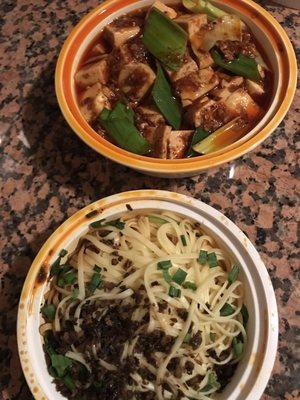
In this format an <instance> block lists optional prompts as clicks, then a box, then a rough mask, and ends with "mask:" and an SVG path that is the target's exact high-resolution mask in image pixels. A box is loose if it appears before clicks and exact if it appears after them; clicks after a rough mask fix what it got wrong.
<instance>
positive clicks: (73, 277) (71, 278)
mask: <svg viewBox="0 0 300 400" xmlns="http://www.w3.org/2000/svg"><path fill="white" fill-rule="evenodd" d="M63 279H64V282H65V284H66V285H73V283H75V282H76V281H77V274H75V273H74V272H69V273H67V274H65V275H64V277H63Z"/></svg>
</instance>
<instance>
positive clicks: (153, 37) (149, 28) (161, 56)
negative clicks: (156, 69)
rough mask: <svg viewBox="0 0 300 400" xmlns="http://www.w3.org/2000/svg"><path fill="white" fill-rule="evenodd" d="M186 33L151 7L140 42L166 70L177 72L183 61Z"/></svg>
mask: <svg viewBox="0 0 300 400" xmlns="http://www.w3.org/2000/svg"><path fill="white" fill-rule="evenodd" d="M187 38H188V35H187V33H186V32H185V31H184V30H183V29H182V28H181V27H180V26H179V25H178V24H176V23H175V22H174V21H172V20H171V19H170V18H169V17H167V16H166V15H165V14H164V13H162V12H160V11H159V10H158V9H157V8H155V7H153V8H152V9H151V11H150V12H149V15H148V18H147V20H146V24H145V27H144V32H143V38H142V42H143V44H144V46H145V47H146V48H147V49H148V50H149V52H150V53H151V54H152V55H153V56H154V57H155V58H157V59H158V60H159V61H160V62H161V63H162V64H163V65H164V66H165V67H166V68H167V69H169V70H171V71H177V70H178V69H179V68H180V67H181V65H182V64H183V61H184V54H185V52H186V46H187Z"/></svg>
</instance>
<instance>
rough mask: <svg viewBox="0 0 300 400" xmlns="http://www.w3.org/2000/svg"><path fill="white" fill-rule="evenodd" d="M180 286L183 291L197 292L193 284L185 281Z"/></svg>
mask: <svg viewBox="0 0 300 400" xmlns="http://www.w3.org/2000/svg"><path fill="white" fill-rule="evenodd" d="M182 286H183V287H184V288H185V289H191V290H194V291H196V290H197V285H196V284H195V283H194V282H190V281H185V282H183V284H182Z"/></svg>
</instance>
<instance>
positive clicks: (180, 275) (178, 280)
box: [172, 268, 187, 285]
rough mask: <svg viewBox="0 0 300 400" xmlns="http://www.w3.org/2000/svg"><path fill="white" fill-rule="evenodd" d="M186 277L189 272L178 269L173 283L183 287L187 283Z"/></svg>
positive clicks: (173, 277)
mask: <svg viewBox="0 0 300 400" xmlns="http://www.w3.org/2000/svg"><path fill="white" fill-rule="evenodd" d="M186 276H187V272H185V271H184V270H183V269H181V268H178V270H177V271H176V272H175V274H174V275H173V276H172V281H173V282H176V283H177V284H178V285H181V284H182V283H183V282H184V281H185V278H186Z"/></svg>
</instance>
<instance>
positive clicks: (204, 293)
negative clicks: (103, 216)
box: [40, 211, 247, 400]
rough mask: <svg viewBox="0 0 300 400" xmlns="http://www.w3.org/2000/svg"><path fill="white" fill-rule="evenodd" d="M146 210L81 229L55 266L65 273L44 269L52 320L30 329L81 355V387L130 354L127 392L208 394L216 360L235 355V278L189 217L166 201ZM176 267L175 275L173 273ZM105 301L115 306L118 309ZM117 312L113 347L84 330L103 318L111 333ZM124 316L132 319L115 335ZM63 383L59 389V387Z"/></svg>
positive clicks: (229, 362)
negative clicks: (212, 261)
mask: <svg viewBox="0 0 300 400" xmlns="http://www.w3.org/2000/svg"><path fill="white" fill-rule="evenodd" d="M149 215H150V216H151V217H152V218H149ZM149 215H148V214H147V213H146V212H145V211H141V212H138V211H132V212H128V213H126V214H125V215H124V216H123V217H122V219H121V221H120V223H119V225H118V224H113V225H114V226H111V225H109V224H105V225H104V226H101V228H99V229H91V230H90V231H89V232H88V233H87V234H86V235H84V236H83V237H82V238H81V240H80V242H79V243H80V245H79V248H78V249H77V250H76V251H75V252H74V253H73V254H72V255H71V256H70V257H69V258H68V257H65V258H64V260H63V261H64V263H63V265H62V266H61V267H62V270H61V271H63V268H65V267H66V266H67V267H68V266H69V269H70V268H71V271H69V270H68V268H67V269H66V271H67V272H66V274H71V275H69V276H68V275H63V272H60V273H59V274H58V275H56V276H54V277H53V278H52V281H51V285H50V290H49V291H48V292H47V293H46V295H45V300H46V304H47V305H52V304H53V305H54V306H55V309H56V312H55V317H54V320H53V322H50V321H48V320H47V319H46V323H43V324H42V325H41V328H40V332H41V334H42V335H43V336H45V337H47V338H48V336H49V332H50V333H52V334H53V337H55V338H56V339H55V340H56V341H55V342H54V343H57V340H58V341H62V342H60V344H63V345H64V346H61V347H59V348H54V350H55V351H57V352H58V353H59V354H61V348H66V352H65V353H64V355H65V356H66V357H68V358H69V359H71V361H72V363H73V367H72V368H73V369H74V368H75V369H76V365H77V364H81V365H83V366H84V367H85V368H86V370H87V371H88V372H89V373H90V376H91V378H90V379H87V381H86V382H81V383H80V382H79V383H78V384H77V385H75V387H77V389H76V390H79V389H78V388H80V385H81V384H82V385H84V388H85V389H88V390H91V388H92V387H93V380H94V379H95V376H97V377H99V374H100V375H101V374H106V375H105V376H107V374H115V375H116V374H118V373H119V372H118V371H123V368H124V371H126V368H127V367H126V365H127V364H126V363H128V362H130V363H132V360H133V359H135V360H136V361H135V364H134V365H135V368H134V369H133V370H132V369H131V370H130V371H131V372H130V373H129V372H128V373H127V375H128V376H129V375H130V381H128V382H126V384H125V383H124V386H123V389H122V390H128V391H130V393H131V398H132V399H135V398H136V399H140V398H141V397H140V395H141V393H152V396H153V397H147V399H148V398H149V399H150V398H151V399H152V398H153V399H158V400H164V399H185V400H188V399H190V398H192V399H199V400H205V399H208V398H212V397H213V393H214V392H216V391H217V390H218V388H219V385H218V383H217V378H218V371H219V370H220V368H223V367H224V368H233V366H234V365H235V364H236V363H237V362H238V361H239V358H240V357H241V354H236V350H234V345H233V341H234V340H236V341H237V340H238V341H239V342H240V343H242V344H243V345H245V343H246V341H247V334H246V331H245V328H244V326H243V319H242V316H241V308H242V306H243V293H244V291H243V284H242V282H241V281H239V280H238V279H236V280H235V281H234V282H229V281H228V273H229V271H230V269H231V266H232V260H231V258H230V256H229V254H227V253H226V252H225V251H224V250H223V249H221V248H219V246H218V244H217V243H216V241H215V239H214V238H213V237H211V236H210V235H209V234H208V233H207V232H206V233H204V232H203V231H202V230H201V227H200V226H199V224H198V223H195V222H193V221H192V220H189V219H187V218H183V217H181V216H180V215H178V214H174V213H172V212H170V211H165V212H160V213H158V212H155V213H154V212H153V213H151V212H150V213H149ZM122 223H124V226H123V225H122ZM200 250H204V251H206V252H207V253H214V255H215V258H216V260H217V261H216V263H217V265H209V260H208V258H206V259H205V260H204V261H201V260H200V259H199V253H200ZM207 253H206V257H207ZM159 263H162V266H163V267H162V268H160V264H159ZM166 263H167V266H165V265H166ZM163 268H165V269H163ZM176 272H177V273H179V274H183V278H182V279H183V280H182V279H181V280H176V278H174V280H173V276H174V274H175V273H176ZM72 273H73V274H74V275H75V279H73V278H72ZM64 282H65V283H64ZM170 286H172V287H173V290H175V295H174V292H173V293H172V292H170ZM228 309H229V310H230V312H228ZM112 310H116V311H114V312H115V313H118V310H121V311H120V315H118V316H117V315H115V314H113V313H112ZM224 310H225V311H224ZM111 313H112V314H111ZM117 318H119V319H118V320H117V323H118V324H120V323H122V321H123V319H124V318H125V322H126V321H127V322H126V323H125V325H124V328H122V329H121V330H120V333H119V335H120V337H115V338H114V340H113V341H112V344H111V346H116V347H115V350H113V351H112V352H111V353H110V352H109V351H108V350H107V349H106V348H105V347H106V342H107V339H108V338H107V336H106V337H105V336H104V337H102V336H101V334H97V335H99V336H97V338H98V339H97V340H95V339H96V337H94V339H93V340H92V339H91V340H90V339H86V336H87V337H88V336H89V335H90V332H91V330H92V332H94V331H95V332H96V330H97V329H100V331H101V329H102V327H105V326H106V325H105V324H107V325H108V328H109V327H111V330H108V332H112V333H111V334H112V335H113V332H115V328H114V326H115V325H114V324H115V319H117ZM126 318H127V320H126ZM70 323H71V326H73V328H72V331H70ZM91 324H94V325H91ZM127 324H128V326H131V325H132V326H133V327H134V328H133V329H132V331H130V334H128V336H126V335H125V337H124V338H123V336H122V330H126V325H127ZM118 326H119V325H118ZM103 329H104V328H103ZM100 331H99V332H100ZM49 337H50V336H49ZM156 337H159V338H160V339H159V341H157V340H156V339H155V338H156ZM64 338H67V339H68V340H69V342H67V341H66V342H63V341H64V340H67V339H64ZM72 338H74V340H75V341H76V340H77V342H76V343H77V344H74V343H73V342H72ZM154 339H155V340H156V341H155V340H154ZM48 340H50V341H51V337H50V339H48ZM150 343H156V344H155V345H153V346H152V347H151V346H150ZM78 344H79V345H78ZM145 346H146V347H145ZM147 346H150V347H149V348H150V350H151V351H150V354H149V351H148V350H147V348H148V347H147ZM54 347H55V346H54ZM79 348H80V350H79ZM116 349H118V352H119V353H116V351H117V350H116ZM112 354H113V355H112ZM74 363H75V364H74ZM74 365H75V366H74ZM97 368H98V369H97ZM218 369H219V370H218ZM233 370H234V368H233ZM101 371H102V372H101ZM145 371H147V372H146V375H145ZM121 373H122V372H120V374H121ZM147 374H148V375H147ZM115 375H114V376H115ZM76 376H77V375H76ZM82 387H83V386H82ZM68 390H69V392H68ZM68 390H65V391H63V394H64V395H65V396H67V397H68V395H70V394H71V393H70V389H68ZM73 390H75V389H73ZM99 390H100V392H97V393H100V397H101V393H102V392H101V389H99ZM77 394H80V393H79V392H78V393H77ZM73 395H74V393H73V392H72V396H73ZM73 397H74V396H73ZM119 397H120V398H121V397H122V396H121V395H119ZM103 398H104V399H106V397H103Z"/></svg>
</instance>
